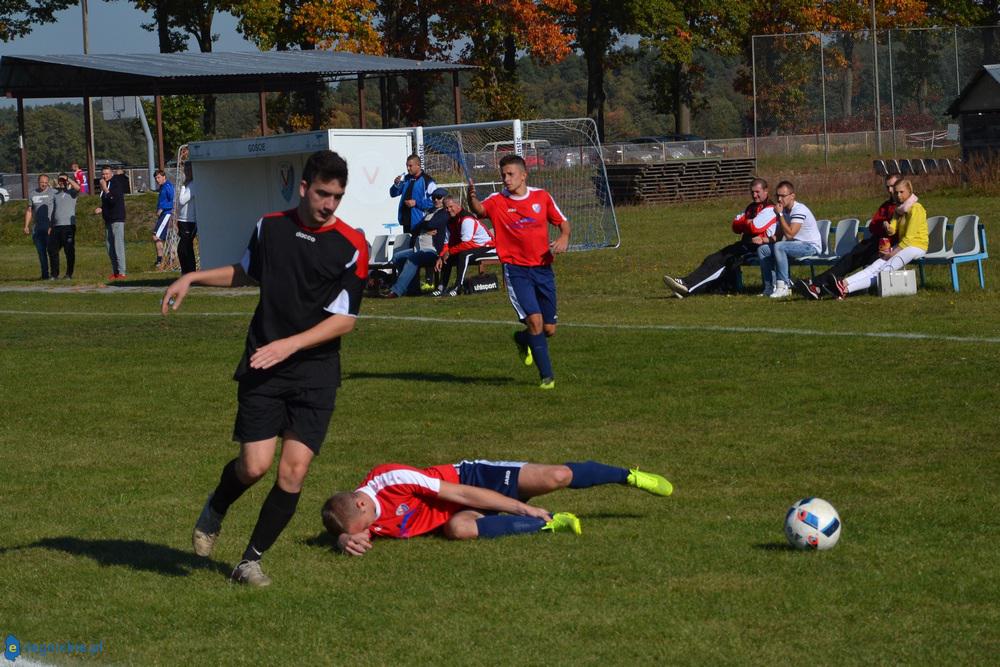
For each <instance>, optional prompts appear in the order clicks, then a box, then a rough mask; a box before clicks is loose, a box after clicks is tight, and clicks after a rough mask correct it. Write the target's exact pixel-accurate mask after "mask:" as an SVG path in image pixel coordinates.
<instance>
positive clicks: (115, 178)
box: [94, 165, 128, 280]
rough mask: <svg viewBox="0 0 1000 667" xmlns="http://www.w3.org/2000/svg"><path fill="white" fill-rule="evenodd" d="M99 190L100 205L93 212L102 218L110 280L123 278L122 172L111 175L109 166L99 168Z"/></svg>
mask: <svg viewBox="0 0 1000 667" xmlns="http://www.w3.org/2000/svg"><path fill="white" fill-rule="evenodd" d="M97 184H98V187H99V188H100V190H101V205H100V206H98V207H97V208H95V209H94V213H95V214H97V215H100V216H101V217H103V218H104V245H105V247H106V248H107V250H108V259H110V260H111V275H110V276H108V277H109V278H110V279H111V280H123V279H124V278H125V277H126V276H127V275H128V271H127V270H126V269H125V192H126V191H127V190H128V179H127V178H126V177H125V175H124V174H117V175H113V174H112V171H111V167H109V166H107V165H105V166H104V167H102V168H101V178H100V180H98V181H97Z"/></svg>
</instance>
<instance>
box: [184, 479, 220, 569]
mask: <svg viewBox="0 0 1000 667" xmlns="http://www.w3.org/2000/svg"><path fill="white" fill-rule="evenodd" d="M212 495H214V494H210V495H209V496H208V500H206V501H205V506H204V507H202V508H201V514H200V515H199V516H198V521H197V522H196V523H195V525H194V532H193V533H192V534H191V543H192V545H193V546H194V552H195V553H196V554H198V555H199V556H203V557H208V556H211V555H212V549H214V548H215V541H216V540H217V539H219V533H220V532H222V519H223V516H222V515H221V514H219V513H218V512H216V511H215V510H214V509H212V504H211V503H212Z"/></svg>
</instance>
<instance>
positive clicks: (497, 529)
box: [476, 514, 545, 538]
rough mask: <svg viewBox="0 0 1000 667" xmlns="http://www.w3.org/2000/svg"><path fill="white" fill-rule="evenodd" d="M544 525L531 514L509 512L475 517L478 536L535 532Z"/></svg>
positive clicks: (501, 535) (500, 535)
mask: <svg viewBox="0 0 1000 667" xmlns="http://www.w3.org/2000/svg"><path fill="white" fill-rule="evenodd" d="M544 525H545V522H544V521H542V520H541V519H537V518H535V517H533V516H513V515H511V514H492V515H490V516H484V517H482V518H481V519H476V529H477V530H478V531H479V537H484V538H485V537H503V536H504V535H520V534H521V533H537V532H538V531H540V530H541V529H542V527H543V526H544Z"/></svg>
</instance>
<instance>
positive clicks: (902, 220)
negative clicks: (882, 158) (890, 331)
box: [837, 179, 929, 300]
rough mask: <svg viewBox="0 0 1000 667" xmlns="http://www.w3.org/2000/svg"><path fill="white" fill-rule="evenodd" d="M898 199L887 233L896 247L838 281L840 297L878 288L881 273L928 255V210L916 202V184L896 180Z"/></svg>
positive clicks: (881, 253)
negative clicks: (870, 288)
mask: <svg viewBox="0 0 1000 667" xmlns="http://www.w3.org/2000/svg"><path fill="white" fill-rule="evenodd" d="M893 194H894V195H895V197H896V212H895V213H894V214H893V217H892V221H891V222H889V224H888V225H887V228H886V231H887V232H888V233H889V235H890V237H893V236H895V237H896V238H898V239H899V241H898V242H897V243H896V245H891V246H886V247H884V248H880V249H879V252H878V254H879V258H878V259H876V260H875V261H874V262H872V263H871V264H869V265H868V266H866V267H865V268H863V269H862V270H860V271H858V272H857V273H855V274H853V275H850V276H848V277H847V278H846V279H845V280H838V281H837V292H838V295H837V298H838V300H840V299H843V298H844V297H845V296H847V295H848V294H850V293H852V292H857V291H860V290H863V289H868V288H869V287H873V286H874V285H875V282H876V280H877V279H878V274H879V273H881V272H882V271H899V270H900V269H902V268H903V267H904V266H906V265H907V264H909V263H910V262H912V261H913V260H915V259H920V258H921V257H923V256H924V253H926V252H927V242H928V240H929V238H928V231H927V211H926V210H924V205H923V204H921V203H919V202H918V201H917V196H916V195H915V194H913V184H912V183H910V181H909V180H908V179H904V180H901V181H897V182H896V185H895V186H894V187H893Z"/></svg>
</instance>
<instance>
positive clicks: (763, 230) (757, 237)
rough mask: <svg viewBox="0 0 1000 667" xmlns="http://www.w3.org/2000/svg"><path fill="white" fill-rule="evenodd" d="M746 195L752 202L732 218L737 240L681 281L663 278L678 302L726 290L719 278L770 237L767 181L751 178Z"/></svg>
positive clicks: (771, 212) (773, 216)
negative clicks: (720, 288)
mask: <svg viewBox="0 0 1000 667" xmlns="http://www.w3.org/2000/svg"><path fill="white" fill-rule="evenodd" d="M750 196H751V198H752V199H753V201H751V202H750V203H749V204H748V205H747V207H746V209H744V210H743V212H742V213H740V214H739V215H737V216H736V217H735V218H733V233H734V234H741V235H742V236H741V238H740V240H739V241H737V242H736V243H731V244H730V245H727V246H726V247H725V248H723V249H722V250H719V251H718V252H715V253H712V254H711V255H709V256H708V257H706V258H705V259H704V260H702V263H701V265H700V266H699V267H698V268H697V269H695V270H694V271H692V272H691V273H689V274H687V275H686V276H684V277H683V278H674V277H672V276H669V275H667V276H663V283H664V284H665V285H666V286H667V288H669V289H670V290H672V291H673V293H674V296H676V297H677V298H678V299H683V298H684V297H686V296H691V295H692V294H696V293H697V294H701V293H703V292H705V291H707V290H708V289H710V288H712V287H715V286H721V287H726V285H725V282H726V281H725V280H723V278H724V277H725V276H727V275H732V273H733V271H734V270H735V269H736V268H738V267H739V265H740V262H742V261H743V256H744V255H746V254H748V253H755V252H757V248H758V247H759V246H760V245H761V244H762V243H767V241H768V239H769V238H770V237H771V236H773V235H774V229H775V227H776V225H777V224H778V223H777V216H776V214H775V213H774V202H772V201H771V200H770V199H769V198H768V195H767V181H765V180H764V179H763V178H755V179H753V180H752V181H751V182H750Z"/></svg>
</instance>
